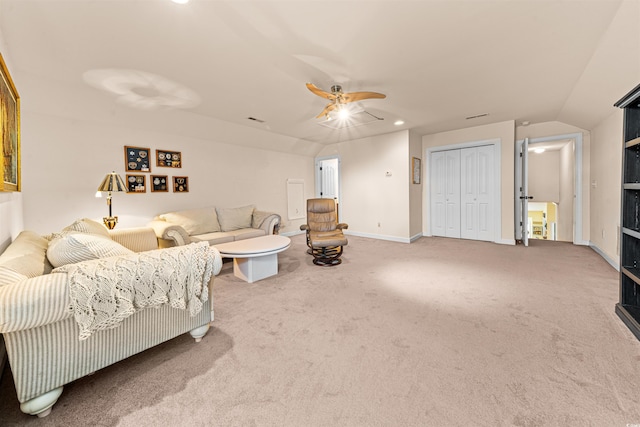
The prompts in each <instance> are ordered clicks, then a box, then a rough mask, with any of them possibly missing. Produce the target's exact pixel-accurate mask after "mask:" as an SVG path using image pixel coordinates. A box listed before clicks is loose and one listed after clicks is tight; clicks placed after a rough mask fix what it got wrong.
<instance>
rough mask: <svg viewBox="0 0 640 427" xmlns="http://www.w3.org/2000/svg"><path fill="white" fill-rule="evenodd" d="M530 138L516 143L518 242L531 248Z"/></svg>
mask: <svg viewBox="0 0 640 427" xmlns="http://www.w3.org/2000/svg"><path fill="white" fill-rule="evenodd" d="M528 153H529V138H525V139H524V140H522V141H517V143H516V209H515V211H516V212H515V213H516V218H515V223H516V240H520V241H522V244H524V245H525V246H529V225H528V222H529V220H528V217H529V199H532V198H533V197H531V196H529V170H528V169H529V158H528Z"/></svg>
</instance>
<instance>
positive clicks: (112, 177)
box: [98, 172, 127, 192]
mask: <svg viewBox="0 0 640 427" xmlns="http://www.w3.org/2000/svg"><path fill="white" fill-rule="evenodd" d="M98 191H125V192H126V191H127V185H126V184H125V183H124V181H123V180H122V178H121V177H120V175H118V174H117V173H115V172H111V173H108V174H107V176H105V177H104V180H103V181H102V183H101V184H100V185H99V186H98Z"/></svg>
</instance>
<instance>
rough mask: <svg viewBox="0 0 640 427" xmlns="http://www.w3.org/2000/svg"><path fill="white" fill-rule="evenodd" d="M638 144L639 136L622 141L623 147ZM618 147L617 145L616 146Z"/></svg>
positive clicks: (639, 142) (639, 141)
mask: <svg viewBox="0 0 640 427" xmlns="http://www.w3.org/2000/svg"><path fill="white" fill-rule="evenodd" d="M638 144H640V137H638V138H635V139H632V140H631V141H627V142H625V143H624V147H625V148H631V147H634V146H636V145H638ZM618 147H619V146H618Z"/></svg>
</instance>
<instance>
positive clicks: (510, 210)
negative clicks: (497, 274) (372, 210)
mask: <svg viewBox="0 0 640 427" xmlns="http://www.w3.org/2000/svg"><path fill="white" fill-rule="evenodd" d="M493 139H497V140H499V141H500V148H501V152H500V179H501V182H500V192H501V203H500V209H501V220H502V227H501V234H500V235H501V238H502V242H503V243H515V237H514V215H515V214H514V207H515V205H514V170H515V165H514V151H515V122H514V121H513V120H509V121H506V122H500V123H493V124H489V125H484V126H476V127H470V128H466V129H459V130H454V131H450V132H441V133H436V134H432V135H425V136H423V137H422V152H423V153H425V154H424V155H423V165H429V162H430V159H427V156H426V150H427V148H431V147H444V146H447V145H456V144H462V143H471V142H476V141H485V140H493ZM423 177H424V178H425V181H424V184H423V189H424V191H423V194H424V192H426V191H427V189H428V188H429V184H428V182H427V181H428V177H429V173H428V171H427V170H426V169H425V173H424V174H423ZM424 200H425V203H428V197H425V199H424ZM428 213H429V209H428V208H426V207H425V209H424V210H423V215H422V216H423V218H424V220H423V227H424V233H425V234H426V225H427V224H428V221H429V217H428Z"/></svg>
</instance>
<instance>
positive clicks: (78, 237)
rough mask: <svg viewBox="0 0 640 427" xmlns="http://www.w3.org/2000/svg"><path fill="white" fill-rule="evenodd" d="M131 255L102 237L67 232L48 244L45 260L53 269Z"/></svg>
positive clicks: (122, 247) (129, 251)
mask: <svg viewBox="0 0 640 427" xmlns="http://www.w3.org/2000/svg"><path fill="white" fill-rule="evenodd" d="M133 253H135V252H133V251H131V250H129V249H127V248H125V247H124V246H122V245H121V244H119V243H116V242H114V241H113V240H111V239H109V238H106V237H103V236H99V235H96V234H86V233H78V232H69V233H66V234H63V235H60V236H58V237H56V238H54V239H53V240H51V242H49V249H48V250H47V258H48V259H49V262H50V263H51V264H52V265H53V266H54V267H60V266H62V265H66V264H73V263H76V262H81V261H87V260H90V259H98V258H106V257H110V256H117V255H129V254H133Z"/></svg>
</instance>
